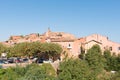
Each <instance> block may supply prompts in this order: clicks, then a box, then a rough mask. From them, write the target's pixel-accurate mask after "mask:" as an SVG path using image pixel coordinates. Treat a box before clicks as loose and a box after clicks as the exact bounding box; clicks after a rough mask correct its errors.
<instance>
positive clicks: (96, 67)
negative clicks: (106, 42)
mask: <svg viewBox="0 0 120 80" xmlns="http://www.w3.org/2000/svg"><path fill="white" fill-rule="evenodd" d="M85 60H86V61H87V62H88V64H89V66H90V68H91V69H90V71H91V73H92V74H93V77H95V78H97V76H98V74H100V72H101V71H102V70H103V67H104V58H103V57H102V52H101V49H100V47H99V45H94V46H93V47H92V48H90V49H89V50H88V51H87V54H86V56H85Z"/></svg>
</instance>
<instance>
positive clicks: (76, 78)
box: [58, 59, 90, 80]
mask: <svg viewBox="0 0 120 80" xmlns="http://www.w3.org/2000/svg"><path fill="white" fill-rule="evenodd" d="M58 78H59V80H88V79H89V78H90V72H89V67H88V65H87V63H86V62H84V61H82V60H79V59H75V60H74V59H69V60H67V61H64V62H62V63H61V64H60V67H59V73H58Z"/></svg>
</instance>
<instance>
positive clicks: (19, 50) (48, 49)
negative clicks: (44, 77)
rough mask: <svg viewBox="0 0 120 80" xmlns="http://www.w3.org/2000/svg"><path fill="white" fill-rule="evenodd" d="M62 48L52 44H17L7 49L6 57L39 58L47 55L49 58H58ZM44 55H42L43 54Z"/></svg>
mask: <svg viewBox="0 0 120 80" xmlns="http://www.w3.org/2000/svg"><path fill="white" fill-rule="evenodd" d="M61 52H62V48H61V46H60V45H58V44H54V43H40V42H32V43H27V42H24V43H19V44H16V45H14V46H13V47H10V48H9V53H8V56H41V55H48V56H49V57H50V56H52V57H57V56H60V53H61ZM43 53H44V54H43Z"/></svg>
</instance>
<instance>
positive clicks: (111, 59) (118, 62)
mask: <svg viewBox="0 0 120 80" xmlns="http://www.w3.org/2000/svg"><path fill="white" fill-rule="evenodd" d="M104 58H105V60H106V61H105V69H106V70H107V71H119V70H120V57H119V56H112V55H111V52H110V51H109V50H105V51H104Z"/></svg>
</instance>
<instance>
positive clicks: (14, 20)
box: [0, 0, 120, 43]
mask: <svg viewBox="0 0 120 80" xmlns="http://www.w3.org/2000/svg"><path fill="white" fill-rule="evenodd" d="M119 3H120V1H118V0H116V1H113V0H105V1H104V0H100V1H96V0H91V1H89V0H84V1H81V0H74V1H73V0H59V1H56V0H52V1H51V0H45V1H44V0H35V1H34V0H26V1H23V0H21V1H18V0H10V1H9V0H6V1H0V14H1V15H0V26H1V29H0V41H5V40H8V39H9V37H10V36H11V35H27V34H30V33H40V34H42V33H44V32H46V31H47V29H48V27H50V29H51V30H52V31H54V32H67V33H71V34H74V35H75V36H76V37H84V36H88V35H91V34H94V33H96V34H101V35H104V36H108V37H109V38H110V40H112V41H115V42H119V43H120V37H119V35H120V32H119V30H120V23H119V22H120V15H119V14H120V5H119Z"/></svg>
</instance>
